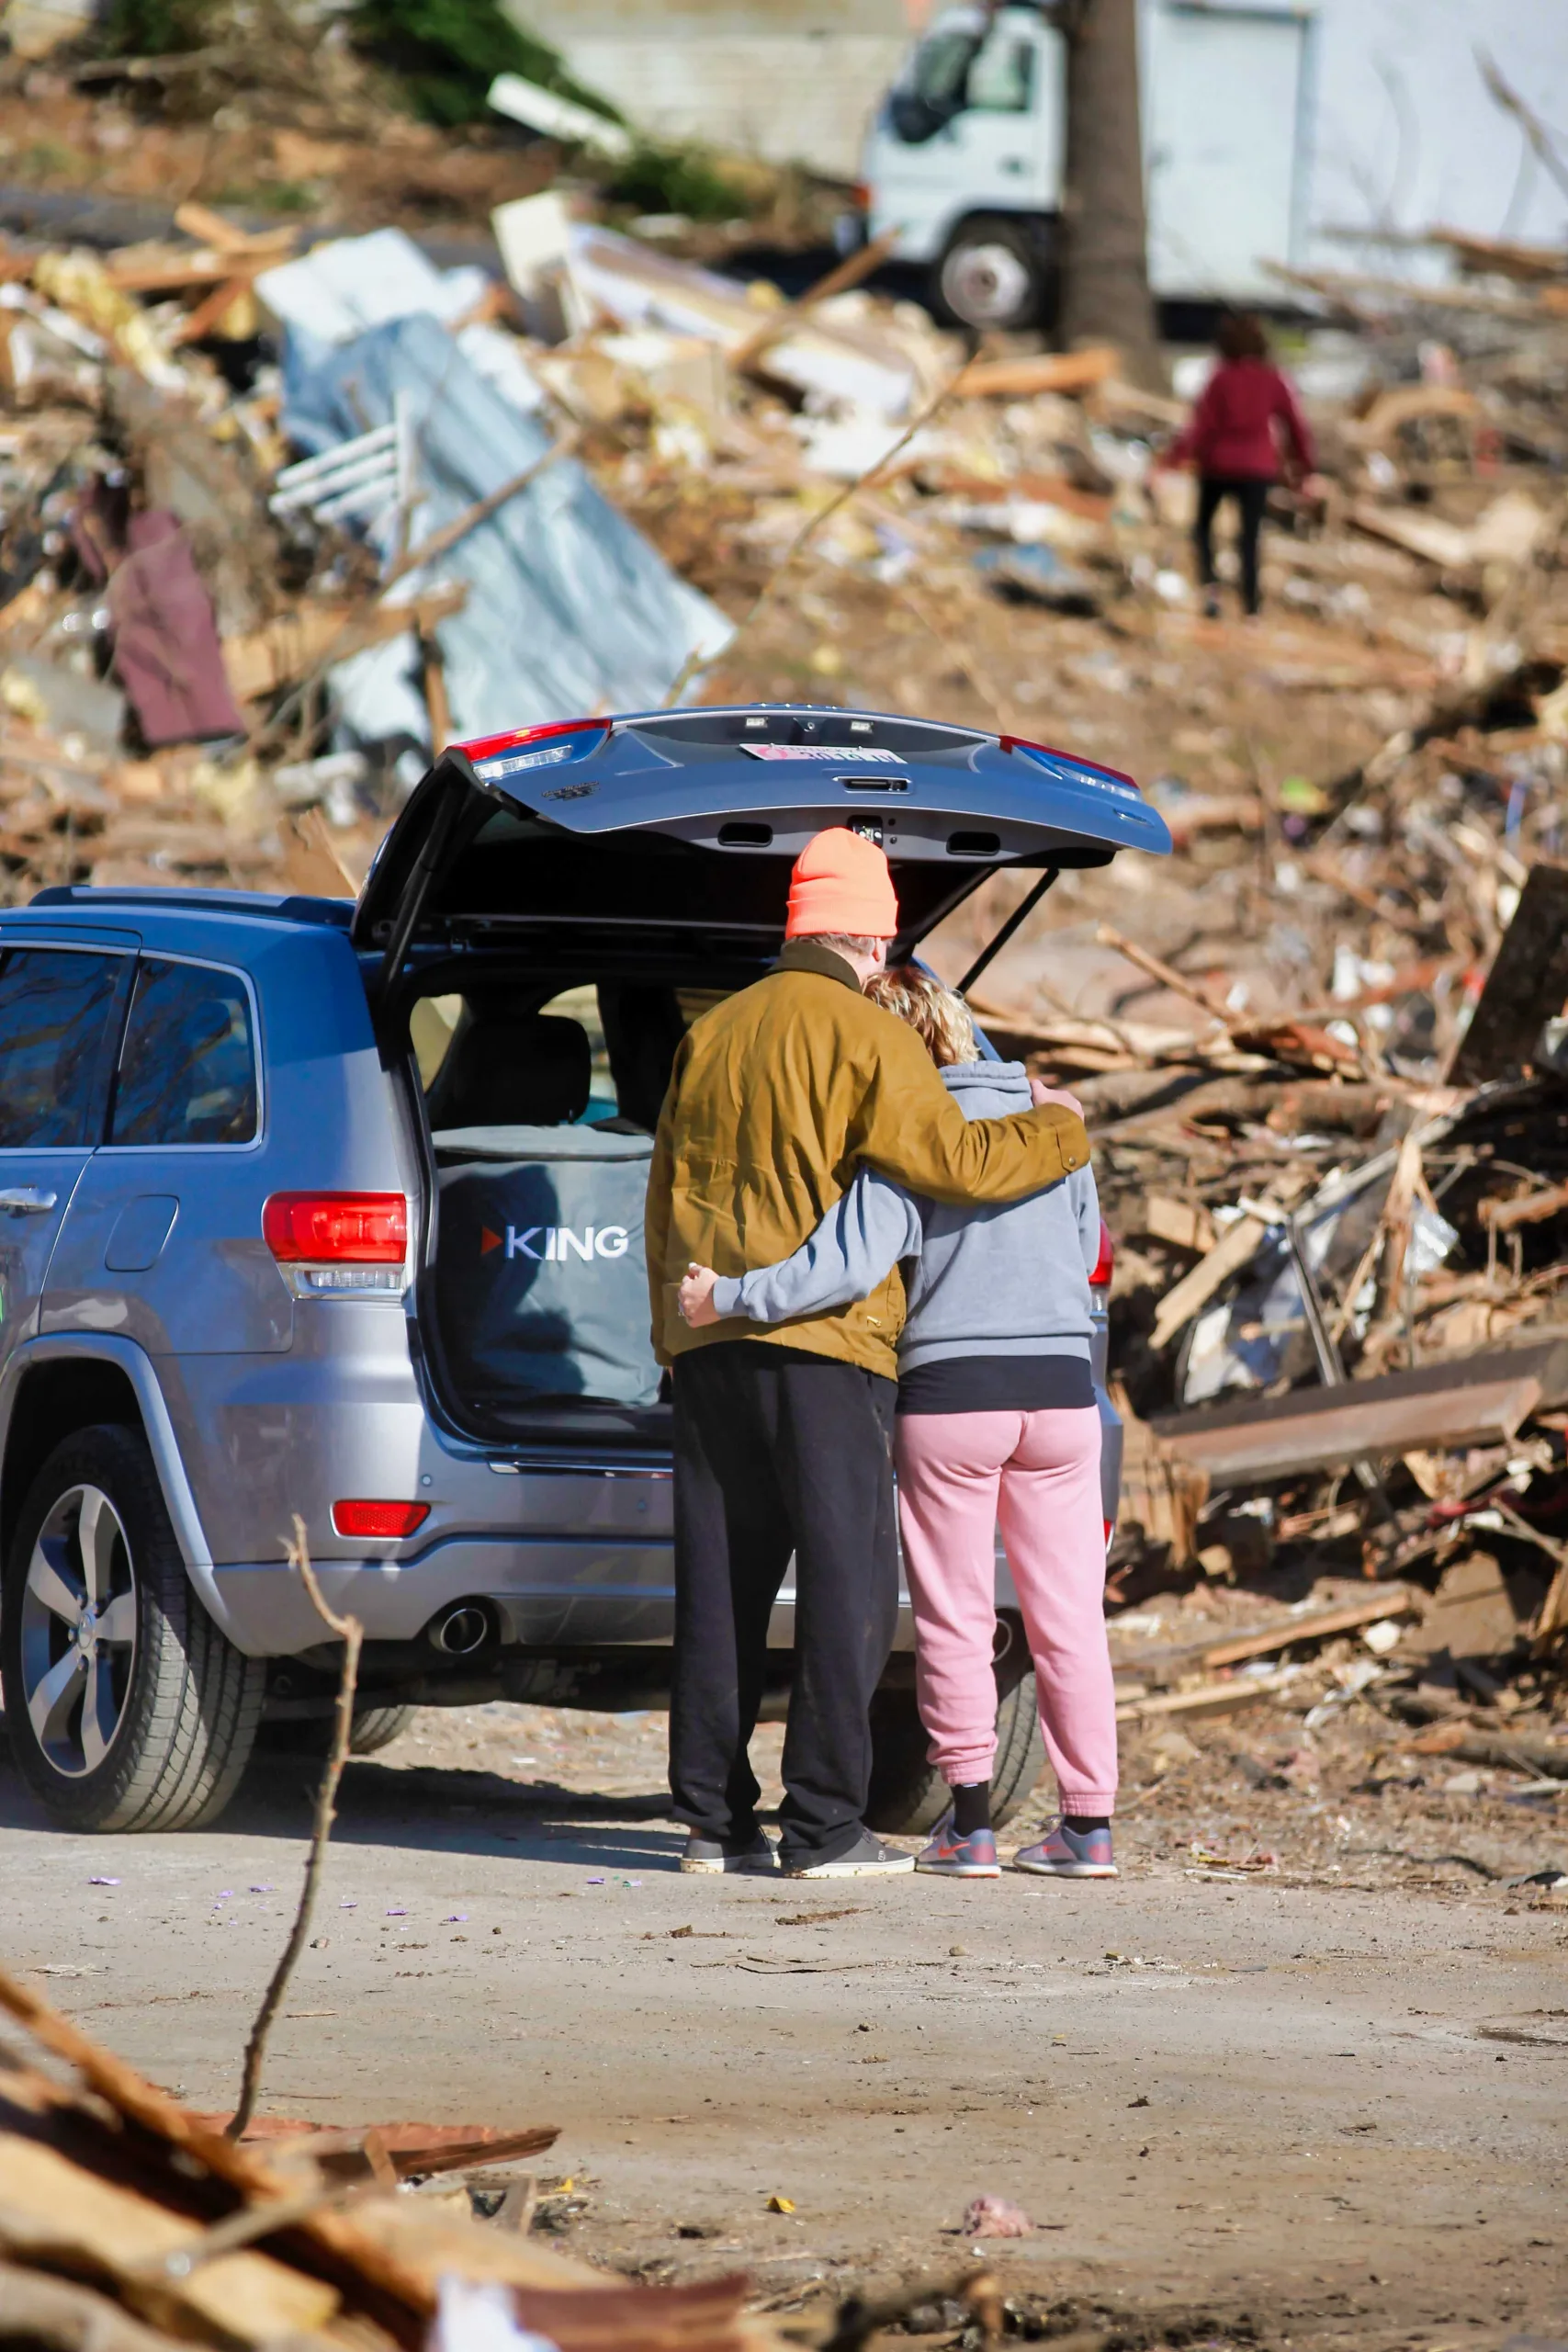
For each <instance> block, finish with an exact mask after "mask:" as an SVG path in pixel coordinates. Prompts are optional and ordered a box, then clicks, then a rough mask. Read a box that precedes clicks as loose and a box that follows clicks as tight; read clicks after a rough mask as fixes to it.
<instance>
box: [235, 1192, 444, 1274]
mask: <svg viewBox="0 0 1568 2352" xmlns="http://www.w3.org/2000/svg"><path fill="white" fill-rule="evenodd" d="M262 1234H263V1237H264V1238H265V1242H266V1246H267V1248H268V1249H269V1250H271V1251H272V1254H273V1256H274V1257H275V1258H276V1260H277V1261H278V1263H279V1265H283V1266H301V1265H304V1266H310V1265H317V1266H331V1265H339V1266H400V1265H401V1264H402V1262H403V1261H404V1259H405V1258H406V1257H407V1256H408V1249H409V1204H408V1202H407V1201H406V1200H405V1199H404V1197H403V1195H402V1193H274V1194H273V1195H272V1198H271V1199H270V1200H269V1201H268V1202H267V1204H266V1206H265V1208H264V1209H263V1211H262Z"/></svg>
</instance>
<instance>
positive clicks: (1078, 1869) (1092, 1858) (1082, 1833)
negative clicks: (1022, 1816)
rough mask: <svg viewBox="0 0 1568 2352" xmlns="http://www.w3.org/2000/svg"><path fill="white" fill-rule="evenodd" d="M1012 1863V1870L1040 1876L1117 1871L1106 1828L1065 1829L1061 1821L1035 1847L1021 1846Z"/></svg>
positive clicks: (1097, 1875)
mask: <svg viewBox="0 0 1568 2352" xmlns="http://www.w3.org/2000/svg"><path fill="white" fill-rule="evenodd" d="M1012 1866H1013V1868H1014V1870H1015V1871H1034V1872H1035V1873H1036V1874H1037V1876H1039V1877H1041V1878H1114V1877H1115V1876H1116V1874H1117V1873H1116V1864H1115V1861H1114V1860H1113V1858H1112V1856H1111V1832H1110V1830H1109V1829H1069V1828H1068V1827H1067V1826H1066V1822H1063V1821H1058V1822H1057V1824H1056V1826H1055V1829H1053V1830H1052V1831H1051V1833H1050V1835H1049V1837H1046V1838H1042V1839H1041V1840H1040V1843H1039V1845H1038V1846H1021V1847H1020V1848H1019V1849H1018V1852H1017V1853H1016V1854H1015V1855H1014V1856H1013V1858H1012Z"/></svg>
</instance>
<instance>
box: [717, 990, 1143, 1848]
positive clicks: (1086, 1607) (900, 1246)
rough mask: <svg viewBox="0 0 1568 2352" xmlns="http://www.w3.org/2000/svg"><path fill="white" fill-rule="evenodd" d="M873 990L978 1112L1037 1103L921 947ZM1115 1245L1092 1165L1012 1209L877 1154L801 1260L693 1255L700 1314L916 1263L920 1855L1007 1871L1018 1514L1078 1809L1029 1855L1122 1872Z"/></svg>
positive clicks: (908, 1433) (827, 1288)
mask: <svg viewBox="0 0 1568 2352" xmlns="http://www.w3.org/2000/svg"><path fill="white" fill-rule="evenodd" d="M867 994H868V995H870V996H871V997H873V998H874V1000H875V1001H876V1002H878V1003H880V1004H882V1005H883V1006H884V1007H885V1008H886V1010H887V1011H888V1012H894V1013H897V1015H898V1016H899V1017H900V1018H901V1019H903V1020H905V1021H908V1023H909V1024H910V1025H911V1026H912V1027H913V1028H914V1029H916V1030H917V1031H918V1032H919V1035H920V1036H921V1037H922V1038H923V1039H924V1041H925V1044H926V1046H927V1047H928V1049H929V1051H930V1052H931V1057H932V1059H933V1060H934V1061H935V1062H936V1063H937V1065H938V1067H939V1068H940V1069H941V1071H942V1080H943V1082H944V1084H945V1085H946V1086H947V1087H948V1088H949V1090H950V1091H952V1092H953V1094H954V1095H955V1096H956V1097H957V1099H958V1102H959V1103H960V1105H961V1107H962V1109H963V1111H964V1116H965V1118H969V1119H992V1118H997V1117H998V1116H1002V1115H1005V1114H1007V1113H1008V1112H1010V1111H1015V1110H1022V1109H1027V1107H1028V1105H1029V1103H1030V1101H1031V1099H1032V1097H1031V1093H1030V1085H1029V1078H1028V1073H1027V1072H1026V1071H1025V1069H1023V1067H1022V1065H1021V1063H1018V1062H987V1061H982V1060H981V1058H980V1054H979V1048H978V1046H977V1045H976V1040H975V1031H974V1025H973V1023H971V1021H970V1019H969V1014H968V1012H967V1010H966V1009H965V1007H964V1004H963V1003H962V1002H961V1001H960V1000H959V999H958V998H957V997H955V996H953V995H952V994H951V993H950V992H949V991H948V990H947V989H943V988H942V986H941V984H940V982H938V981H937V980H935V979H933V978H931V975H930V974H929V973H927V972H924V971H922V970H921V969H920V968H919V966H918V965H905V966H903V967H901V968H900V969H898V970H897V971H894V972H888V973H885V974H882V975H880V976H879V977H878V978H875V979H874V980H872V981H871V982H870V983H869V984H868V987H867ZM1099 1250H1100V1206H1099V1202H1098V1200H1097V1198H1096V1195H1095V1188H1094V1178H1093V1176H1092V1175H1091V1174H1090V1173H1089V1170H1088V1169H1087V1168H1086V1169H1082V1170H1078V1171H1077V1173H1075V1174H1073V1175H1071V1176H1068V1177H1066V1178H1064V1179H1063V1180H1062V1181H1061V1182H1058V1183H1055V1184H1052V1185H1049V1186H1047V1187H1046V1188H1045V1190H1044V1191H1043V1192H1039V1193H1032V1194H1031V1195H1030V1196H1029V1197H1028V1198H1027V1199H1025V1200H1022V1201H1017V1202H1014V1203H1012V1204H1010V1206H1008V1207H1003V1208H978V1209H974V1208H956V1207H943V1206H941V1205H940V1204H937V1203H936V1202H933V1201H928V1200H919V1199H916V1198H915V1197H914V1196H912V1195H911V1194H910V1193H907V1192H905V1191H904V1189H903V1188H902V1186H900V1185H897V1184H895V1183H893V1182H890V1181H889V1180H888V1179H887V1178H886V1177H883V1176H878V1175H876V1174H875V1173H874V1172H873V1171H872V1170H862V1171H861V1172H860V1173H859V1174H858V1175H857V1176H856V1178H855V1180H854V1182H852V1184H851V1186H850V1188H849V1190H848V1191H847V1192H846V1193H843V1194H842V1195H841V1197H840V1199H839V1200H838V1201H837V1202H836V1203H835V1204H834V1206H833V1207H832V1208H831V1209H830V1210H829V1212H828V1215H827V1216H825V1217H824V1218H823V1220H822V1222H821V1224H820V1225H819V1226H818V1228H817V1230H816V1232H815V1233H813V1234H812V1235H811V1236H810V1238H808V1239H807V1241H805V1242H803V1243H802V1245H801V1247H800V1248H799V1249H798V1250H796V1251H795V1255H794V1256H793V1257H792V1258H787V1259H784V1261H782V1262H781V1263H779V1264H777V1265H773V1266H761V1267H757V1268H755V1269H754V1270H753V1271H751V1272H748V1273H745V1274H742V1275H739V1276H738V1277H735V1278H733V1279H729V1280H726V1279H722V1278H720V1277H717V1276H716V1275H715V1274H714V1273H713V1272H712V1270H711V1269H710V1268H708V1267H705V1266H693V1267H692V1268H691V1270H690V1272H688V1274H687V1276H686V1279H685V1281H684V1282H683V1283H682V1286H681V1312H682V1315H683V1316H684V1317H686V1319H687V1321H688V1322H690V1323H693V1324H694V1325H702V1324H705V1323H713V1322H717V1321H721V1320H725V1319H727V1318H729V1317H746V1318H747V1319H749V1320H750V1321H751V1322H755V1323H785V1322H788V1321H790V1320H791V1319H792V1318H793V1317H795V1316H800V1315H821V1314H823V1313H824V1312H827V1311H829V1310H830V1309H831V1308H833V1307H834V1306H844V1305H847V1304H848V1303H849V1302H850V1301H851V1300H852V1299H859V1298H863V1297H865V1296H866V1295H867V1294H868V1293H869V1292H871V1291H872V1290H874V1288H875V1286H876V1284H877V1283H879V1282H881V1281H883V1280H884V1279H885V1278H886V1275H887V1273H888V1272H889V1271H890V1269H891V1268H892V1267H893V1266H894V1265H895V1264H898V1263H902V1265H903V1269H904V1282H905V1291H906V1297H907V1301H908V1314H907V1317H906V1320H905V1324H904V1329H903V1331H902V1333H901V1334H900V1337H899V1341H898V1413H897V1437H896V1459H897V1472H898V1517H899V1525H900V1529H901V1532H902V1535H903V1543H904V1566H905V1571H906V1574H907V1576H908V1585H909V1598H910V1601H911V1604H912V1606H913V1610H914V1615H915V1630H916V1696H917V1699H918V1701H919V1710H920V1718H921V1721H922V1722H923V1723H924V1724H925V1727H926V1730H927V1732H928V1734H929V1735H930V1737H931V1748H930V1754H931V1761H932V1763H933V1764H935V1765H936V1767H937V1768H938V1770H940V1771H941V1772H942V1776H943V1778H944V1779H945V1780H946V1781H947V1782H948V1785H949V1787H950V1788H951V1789H952V1792H953V1804H952V1807H951V1809H950V1811H949V1813H948V1814H947V1815H946V1817H945V1818H944V1819H943V1821H942V1823H941V1824H940V1825H939V1826H938V1828H937V1829H936V1831H935V1833H934V1834H933V1836H932V1838H931V1843H930V1845H929V1846H928V1847H927V1848H926V1849H925V1851H924V1852H923V1853H922V1854H921V1855H920V1856H919V1860H918V1861H917V1863H916V1868H917V1869H918V1870H923V1871H936V1872H939V1873H941V1874H942V1875H943V1876H947V1877H958V1878H995V1877H996V1876H997V1875H998V1860H997V1849H996V1838H995V1836H994V1834H993V1831H992V1827H991V1820H990V1773H991V1765H992V1760H993V1758H994V1757H995V1754H996V1685H995V1681H994V1679H993V1675H992V1668H991V1661H992V1657H993V1656H994V1652H995V1635H996V1599H995V1589H996V1570H995V1537H996V1532H997V1529H998V1525H999V1527H1000V1531H1001V1536H1002V1541H1003V1544H1004V1545H1005V1547H1006V1551H1007V1556H1008V1565H1009V1566H1010V1569H1011V1571H1012V1580H1013V1585H1014V1589H1016V1591H1017V1594H1018V1599H1019V1605H1020V1607H1021V1611H1022V1614H1023V1624H1024V1632H1025V1634H1026V1636H1027V1638H1028V1642H1029V1647H1030V1651H1031V1654H1032V1657H1033V1661H1034V1671H1035V1678H1036V1688H1037V1690H1038V1691H1039V1695H1040V1715H1041V1729H1042V1731H1043V1735H1044V1740H1045V1747H1046V1752H1047V1754H1048V1755H1049V1757H1050V1759H1051V1762H1052V1765H1053V1766H1054V1768H1055V1773H1056V1779H1057V1783H1058V1786H1059V1788H1060V1791H1061V1797H1062V1818H1061V1820H1060V1821H1059V1822H1058V1823H1057V1825H1056V1826H1055V1828H1054V1829H1053V1830H1052V1831H1051V1832H1050V1834H1049V1835H1048V1836H1047V1837H1046V1838H1043V1839H1042V1840H1041V1841H1040V1842H1039V1844H1037V1845H1034V1846H1030V1847H1026V1848H1024V1849H1022V1850H1021V1852H1020V1853H1018V1854H1017V1855H1015V1856H1014V1867H1015V1868H1016V1869H1018V1870H1022V1871H1033V1872H1036V1873H1039V1874H1042V1875H1045V1876H1050V1877H1058V1878H1067V1877H1070V1878H1111V1877H1114V1876H1115V1873H1116V1866H1115V1862H1114V1860H1113V1859H1112V1853H1111V1812H1112V1809H1113V1807H1114V1804H1115V1798H1116V1710H1115V1700H1114V1695H1113V1691H1112V1687H1111V1657H1110V1652H1109V1648H1108V1646H1107V1644H1106V1638H1105V1615H1104V1592H1105V1525H1104V1520H1103V1517H1102V1515H1101V1502H1100V1414H1099V1410H1098V1408H1097V1406H1096V1402H1095V1395H1094V1383H1093V1377H1092V1374H1091V1370H1090V1354H1089V1351H1090V1341H1091V1339H1092V1335H1093V1329H1094V1325H1093V1321H1092V1317H1091V1314H1090V1303H1089V1274H1090V1272H1091V1271H1092V1270H1093V1267H1094V1263H1095V1260H1096V1258H1097V1257H1098V1255H1099Z"/></svg>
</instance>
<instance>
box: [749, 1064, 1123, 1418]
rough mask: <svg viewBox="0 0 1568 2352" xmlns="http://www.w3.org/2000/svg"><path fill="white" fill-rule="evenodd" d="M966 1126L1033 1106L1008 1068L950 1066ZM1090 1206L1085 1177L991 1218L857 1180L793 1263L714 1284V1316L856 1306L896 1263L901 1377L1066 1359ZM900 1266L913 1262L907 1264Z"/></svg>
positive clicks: (1094, 1221) (1089, 1326)
mask: <svg viewBox="0 0 1568 2352" xmlns="http://www.w3.org/2000/svg"><path fill="white" fill-rule="evenodd" d="M942 1083H943V1085H944V1086H946V1087H947V1089H948V1091H949V1092H950V1093H952V1094H954V1095H956V1097H957V1098H958V1103H959V1105H960V1107H961V1109H962V1110H963V1113H964V1117H965V1118H966V1119H998V1118H1005V1117H1006V1115H1007V1114H1008V1113H1009V1112H1011V1111H1026V1110H1027V1109H1028V1108H1029V1105H1030V1103H1031V1101H1032V1096H1031V1094H1030V1091H1029V1074H1028V1072H1027V1071H1026V1070H1025V1069H1024V1067H1023V1065H1022V1063H1021V1062H958V1063H955V1064H953V1065H951V1066H950V1067H949V1068H948V1069H944V1070H943V1071H942ZM1099 1255H1100V1203H1099V1200H1098V1198H1097V1196H1096V1193H1095V1189H1094V1178H1093V1176H1092V1174H1091V1173H1090V1171H1089V1169H1087V1168H1080V1169H1077V1170H1075V1171H1074V1172H1073V1174H1072V1175H1070V1176H1065V1177H1063V1178H1062V1179H1060V1181H1059V1182H1056V1183H1055V1184H1048V1185H1047V1186H1046V1187H1045V1189H1044V1191H1043V1192H1039V1193H1030V1194H1029V1195H1028V1197H1027V1198H1026V1199H1024V1200H1021V1201H1014V1202H1011V1203H1010V1204H1008V1205H1007V1206H1005V1207H997V1208H973V1209H971V1208H944V1207H942V1206H941V1205H939V1204H938V1203H936V1202H935V1201H927V1200H919V1199H917V1198H916V1197H915V1196H914V1194H912V1193H907V1192H906V1191H905V1190H904V1188H903V1186H902V1185H901V1184H895V1183H893V1182H891V1181H890V1180H889V1179H888V1178H887V1177H886V1176H878V1175H876V1174H875V1173H874V1171H873V1170H869V1169H863V1170H862V1171H861V1172H860V1174H859V1175H857V1176H856V1178H855V1180H854V1182H853V1183H852V1185H851V1186H850V1188H849V1190H848V1192H847V1193H843V1194H842V1195H841V1197H840V1199H839V1200H838V1201H836V1202H835V1203H834V1204H833V1206H832V1207H831V1208H830V1209H829V1212H828V1214H827V1216H825V1217H824V1218H823V1219H822V1222H821V1224H820V1225H819V1226H818V1228H817V1230H816V1232H815V1233H813V1234H812V1235H811V1236H810V1237H809V1238H808V1239H807V1240H806V1241H803V1242H802V1243H801V1246H800V1248H799V1249H798V1250H796V1251H795V1255H794V1257H793V1258H785V1259H784V1260H782V1261H780V1262H779V1263H778V1264H777V1265H773V1266H760V1267H758V1268H756V1269H754V1271H753V1272H750V1273H747V1274H739V1275H736V1276H731V1277H729V1278H721V1279H720V1280H719V1281H718V1282H716V1283H715V1284H714V1288H713V1303H714V1306H715V1307H716V1310H717V1312H718V1313H719V1315H721V1316H723V1317H732V1316H741V1317H746V1318H747V1319H748V1320H749V1321H750V1322H753V1323H787V1322H788V1321H790V1320H791V1318H792V1317H795V1316H797V1315H821V1314H823V1313H824V1312H826V1311H827V1310H828V1309H829V1308H830V1307H834V1306H846V1305H847V1304H848V1303H849V1301H850V1300H851V1299H853V1298H864V1297H865V1296H866V1295H867V1294H868V1293H869V1292H871V1291H873V1290H874V1289H875V1287H876V1285H877V1283H879V1282H881V1281H882V1280H883V1279H884V1277H885V1276H886V1274H887V1273H888V1272H890V1271H891V1269H892V1268H893V1267H894V1266H895V1265H897V1263H898V1261H900V1260H903V1261H906V1263H905V1269H904V1282H905V1291H906V1295H907V1298H908V1316H907V1318H906V1320H905V1324H904V1329H903V1332H902V1334H901V1335H900V1338H899V1340H898V1369H899V1372H900V1373H901V1374H903V1373H908V1372H912V1371H914V1370H915V1369H916V1367H917V1366H919V1365H921V1364H927V1363H939V1362H941V1361H942V1359H943V1358H947V1357H953V1356H1043V1355H1058V1356H1077V1357H1079V1358H1081V1359H1082V1360H1083V1361H1084V1362H1085V1363H1088V1362H1089V1342H1090V1340H1091V1339H1092V1337H1093V1333H1094V1322H1093V1318H1092V1316H1091V1313H1090V1306H1089V1275H1090V1273H1091V1272H1092V1271H1093V1269H1094V1263H1095V1261H1096V1259H1097V1258H1098V1257H1099ZM908 1261H913V1263H909V1262H908Z"/></svg>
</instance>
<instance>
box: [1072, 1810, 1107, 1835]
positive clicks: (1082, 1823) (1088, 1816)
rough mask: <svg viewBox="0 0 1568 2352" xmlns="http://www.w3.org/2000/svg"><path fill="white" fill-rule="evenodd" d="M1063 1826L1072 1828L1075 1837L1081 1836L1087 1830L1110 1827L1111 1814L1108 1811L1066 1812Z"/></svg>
mask: <svg viewBox="0 0 1568 2352" xmlns="http://www.w3.org/2000/svg"><path fill="white" fill-rule="evenodd" d="M1062 1826H1063V1828H1064V1829H1070V1830H1072V1832H1073V1833H1074V1835H1075V1837H1078V1838H1081V1837H1082V1836H1083V1835H1084V1833H1085V1831H1086V1830H1089V1829H1109V1828H1110V1826H1111V1815H1109V1814H1108V1813H1065V1814H1064V1815H1062Z"/></svg>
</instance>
